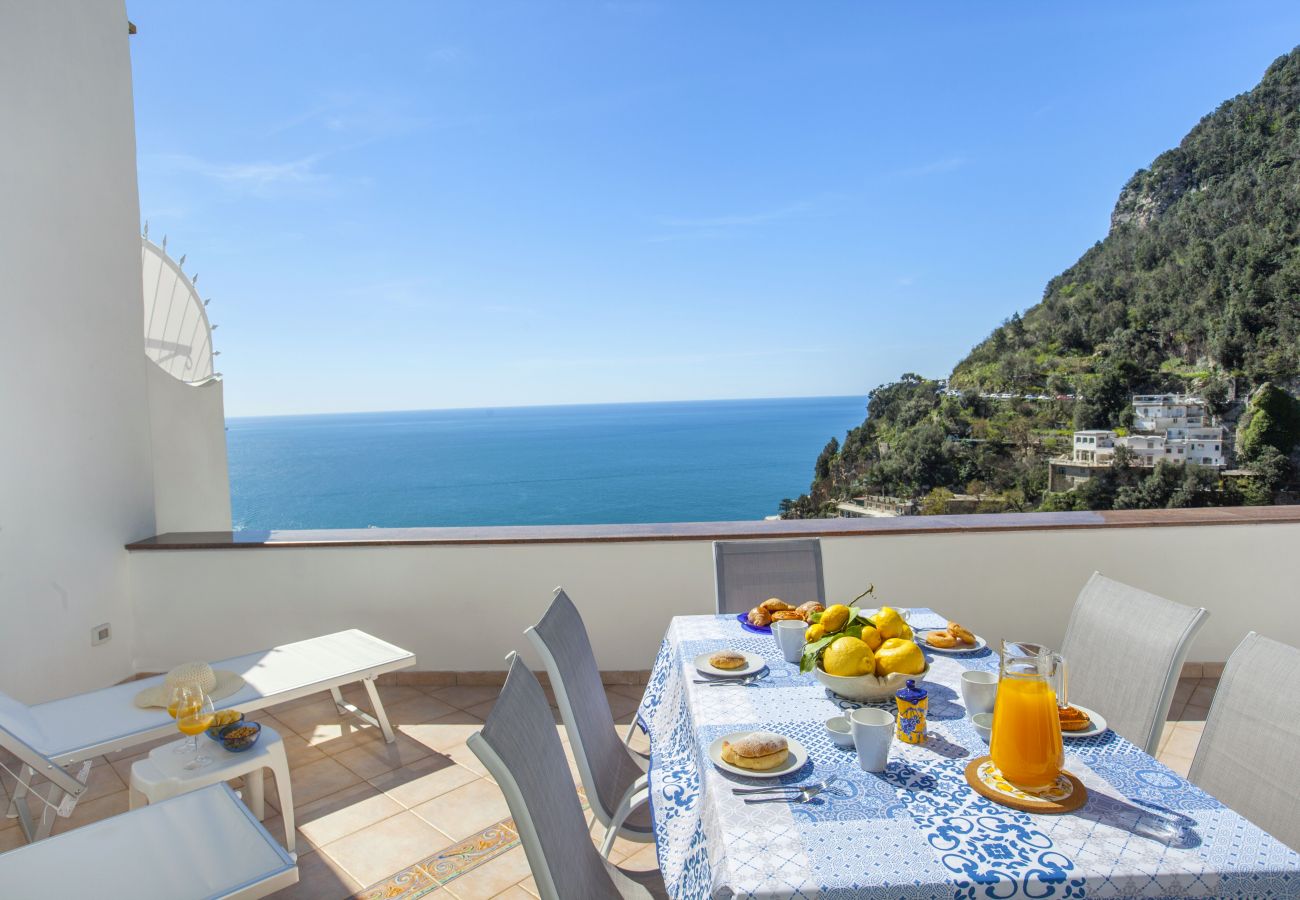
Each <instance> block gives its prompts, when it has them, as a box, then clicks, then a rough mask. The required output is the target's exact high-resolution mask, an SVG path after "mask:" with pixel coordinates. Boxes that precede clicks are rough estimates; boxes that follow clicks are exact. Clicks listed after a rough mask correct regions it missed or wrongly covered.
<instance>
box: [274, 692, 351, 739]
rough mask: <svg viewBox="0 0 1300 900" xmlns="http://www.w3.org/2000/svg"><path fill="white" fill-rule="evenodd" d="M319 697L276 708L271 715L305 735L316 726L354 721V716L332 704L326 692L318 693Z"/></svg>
mask: <svg viewBox="0 0 1300 900" xmlns="http://www.w3.org/2000/svg"><path fill="white" fill-rule="evenodd" d="M318 697H319V699H317V700H315V701H314V702H312V703H306V704H303V705H302V706H295V707H292V708H290V709H277V710H276V712H275V713H273V715H274V716H275V718H276V719H278V720H279V721H281V722H283V723H284V724H285V725H286V726H287V727H288V728H289V729H290V730H292V731H296V732H297V733H299V734H301V735H304V736H306V734H308V733H310V732H311V731H312V730H313V729H314V728H315V727H316V726H318V725H323V724H332V723H334V722H339V721H342V720H345V719H346V720H348V721H356V717H355V716H351V715H346V714H342V713H340V712H339V711H338V709H337V708H336V707H335V706H334V701H333V700H331V699H330V696H329V695H328V694H321V695H318Z"/></svg>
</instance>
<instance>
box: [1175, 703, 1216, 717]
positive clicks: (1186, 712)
mask: <svg viewBox="0 0 1300 900" xmlns="http://www.w3.org/2000/svg"><path fill="white" fill-rule="evenodd" d="M1209 714H1210V709H1209V707H1208V706H1197V705H1195V704H1192V703H1189V704H1187V705H1186V706H1184V707H1183V711H1182V712H1181V713H1179V715H1178V721H1180V722H1204V721H1205V717H1206V716H1208V715H1209Z"/></svg>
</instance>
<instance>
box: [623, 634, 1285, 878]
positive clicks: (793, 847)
mask: <svg viewBox="0 0 1300 900" xmlns="http://www.w3.org/2000/svg"><path fill="white" fill-rule="evenodd" d="M906 618H907V621H908V623H909V625H910V626H911V627H912V628H913V629H914V630H916V631H917V632H920V631H922V630H924V629H927V628H944V627H945V626H946V625H947V623H948V620H947V619H946V618H945V617H943V616H941V615H938V614H936V613H935V612H934V611H933V610H930V609H912V610H910V611H908V612H907V614H906ZM994 643H995V642H994V641H993V640H990V641H989V644H990V645H992V644H994ZM923 646H924V645H923ZM724 648H726V649H733V650H739V651H742V652H745V653H750V654H757V655H759V656H762V657H763V659H764V660H765V661H766V664H767V665H766V668H765V669H764V670H763V672H762V677H759V678H757V679H755V680H753V681H751V682H749V683H747V684H740V683H735V684H725V685H717V684H714V683H713V679H709V678H706V677H703V676H702V674H701V673H700V672H699V671H697V669H696V666H695V662H694V661H695V659H696V658H697V657H698V656H699V655H700V654H704V653H712V652H716V651H718V650H721V649H724ZM926 657H927V659H928V661H929V670H928V671H927V672H926V673H925V674H924V676H923V678H922V679H921V680H920V686H921V687H923V688H925V689H926V691H927V692H928V695H929V700H928V706H929V708H928V730H927V739H926V740H925V742H924V743H921V744H908V743H904V742H902V741H900V740H898V739H895V740H894V741H893V742H892V745H891V747H890V754H889V762H888V765H887V767H886V769H885V771H884V772H881V773H871V772H867V771H865V770H864V769H863V768H862V767H861V766H860V765H859V764H858V757H857V754H856V753H855V751H854V749H853V748H852V747H848V748H841V747H839V746H837V745H836V744H835V743H834V742H833V741H832V740H831V737H830V735H829V734H828V732H827V730H826V720H827V719H828V718H831V717H833V716H835V715H837V714H843V713H846V712H851V711H852V710H854V709H856V708H858V707H859V706H864V705H873V706H880V707H882V708H885V709H890V710H891V711H892V708H893V701H892V700H891V701H886V702H883V703H870V704H861V703H855V702H852V701H849V700H845V699H843V698H841V697H838V696H837V695H835V694H833V693H831V692H830V691H829V690H828V689H827V688H825V687H824V686H823V685H822V684H821V683H819V682H818V681H817V680H816V679H815V678H814V676H813V675H812V674H811V673H805V674H801V673H800V672H799V667H798V666H797V665H793V664H790V663H787V662H786V661H785V660H784V659H783V658H782V655H781V653H780V650H779V648H778V647H777V645H776V642H775V641H774V639H773V638H772V637H771V636H769V635H766V634H757V633H754V632H752V631H750V630H747V629H745V628H744V627H743V626H742V624H741V623H740V622H739V621H737V618H736V616H734V615H727V616H713V615H700V616H678V617H676V618H674V619H673V620H672V621H671V623H670V624H669V627H668V631H667V633H666V635H665V637H664V640H663V643H662V645H661V647H660V650H659V654H658V656H657V658H656V660H655V665H654V668H653V670H652V671H651V675H650V680H649V685H648V688H647V690H646V693H645V697H644V699H643V701H642V704H641V707H640V709H639V710H638V718H639V720H640V722H641V724H642V725H643V726H644V728H645V730H646V732H647V734H648V735H649V739H650V753H651V763H650V769H649V794H650V804H651V811H652V814H653V820H654V827H655V841H656V849H657V852H658V857H659V864H660V868H661V870H662V872H663V876H664V882H665V885H666V886H667V889H668V892H669V894H670V895H671V896H672V897H674V898H680V900H687V898H691V900H693V898H706V897H711V898H733V897H745V898H787V897H801V898H812V897H830V898H847V897H854V898H875V897H880V898H885V897H889V898H913V897H917V898H919V897H925V898H936V897H945V898H971V900H975V898H1009V897H1032V898H1054V897H1079V898H1081V897H1243V898H1244V897H1297V896H1300V854H1297V853H1296V852H1295V851H1294V850H1292V849H1290V848H1289V847H1287V846H1286V845H1284V844H1282V843H1281V842H1280V841H1278V840H1276V839H1275V838H1273V837H1272V836H1270V835H1269V834H1268V833H1266V832H1264V831H1263V830H1262V829H1260V828H1258V827H1256V826H1255V825H1253V824H1251V823H1250V822H1249V821H1247V820H1246V819H1245V818H1243V817H1242V816H1240V815H1239V814H1237V813H1236V812H1233V811H1232V810H1231V809H1229V808H1228V807H1227V806H1225V805H1224V804H1223V803H1221V802H1219V801H1218V800H1216V799H1215V798H1214V797H1212V796H1210V795H1209V794H1207V793H1206V792H1204V791H1202V790H1201V789H1199V788H1198V787H1196V786H1195V785H1194V784H1192V783H1191V782H1189V781H1188V780H1187V779H1186V778H1184V777H1182V776H1181V775H1179V774H1177V773H1175V772H1173V771H1172V770H1170V769H1169V768H1168V767H1166V766H1164V765H1163V764H1161V763H1160V762H1158V761H1157V760H1155V759H1153V758H1152V757H1151V756H1149V755H1147V754H1146V753H1144V752H1143V751H1142V750H1140V749H1138V748H1137V747H1136V746H1135V745H1133V744H1132V743H1130V742H1129V741H1128V740H1125V739H1124V738H1123V737H1120V736H1119V735H1118V734H1115V733H1114V732H1113V731H1105V732H1103V733H1101V734H1098V735H1095V736H1091V737H1080V738H1068V739H1066V741H1065V768H1066V770H1067V771H1068V772H1070V773H1072V774H1073V775H1075V776H1076V777H1077V778H1078V779H1079V780H1080V781H1081V782H1082V784H1083V785H1084V786H1085V787H1086V789H1087V792H1088V800H1087V803H1086V805H1084V806H1083V807H1081V808H1080V809H1078V810H1077V811H1075V812H1069V813H1061V814H1052V815H1047V814H1042V813H1028V812H1021V811H1018V810H1016V809H1012V808H1009V807H1007V806H1003V805H1001V804H999V803H996V802H994V801H993V800H990V799H986V798H985V797H984V796H982V795H981V794H979V793H976V791H975V790H974V789H972V788H971V787H970V785H969V784H968V783H967V781H966V777H965V770H966V767H967V764H968V763H969V762H970V761H971V760H972V759H974V758H975V757H979V756H983V755H986V754H987V753H988V744H987V743H986V742H985V739H984V738H982V737H981V736H980V734H979V733H978V732H977V731H976V730H975V728H974V726H973V725H972V724H971V721H970V718H969V717H968V716H967V711H966V709H965V707H964V705H963V701H962V695H961V688H960V684H961V675H962V672H963V671H965V670H968V669H983V670H987V671H992V672H996V671H997V670H998V655H997V653H996V652H995V651H994V649H993V647H992V646H990V647H985V648H982V649H980V650H978V651H974V652H969V653H960V654H939V653H935V652H931V651H928V650H927V651H926ZM1069 662H1071V663H1073V664H1074V665H1076V666H1080V665H1087V664H1088V662H1087V660H1072V661H1069ZM1117 677H1122V674H1121V673H1117ZM738 681H739V680H738ZM698 682H704V683H698ZM1099 712H1101V713H1102V715H1103V716H1104V715H1105V710H1104V709H1101V710H1099ZM750 731H770V732H775V733H778V734H781V735H783V736H785V737H786V738H793V739H795V740H797V741H798V742H800V743H801V744H802V745H803V747H804V748H805V749H806V750H807V753H808V761H807V762H806V763H805V764H804V765H803V766H802V767H801V768H800V769H799V770H797V771H795V772H792V773H790V774H787V775H783V776H781V777H780V778H779V779H776V780H775V783H778V784H790V785H805V784H820V783H821V782H823V781H826V780H828V779H833V790H830V789H828V790H826V791H823V792H822V793H820V794H818V795H817V796H815V797H812V798H811V799H810V800H808V801H807V802H798V801H792V802H778V803H763V804H747V803H745V802H744V800H745V797H744V796H742V795H737V794H735V793H733V790H734V789H736V788H743V787H756V786H763V785H770V784H772V783H774V781H773V780H763V779H759V778H752V777H746V776H738V775H734V774H730V773H728V772H724V771H723V770H722V769H721V768H719V767H718V766H716V765H714V763H713V762H712V759H711V757H710V755H709V747H710V745H711V744H712V743H713V742H714V741H716V740H717V739H718V738H720V737H723V736H725V735H728V734H731V733H735V732H750ZM769 796H770V795H769Z"/></svg>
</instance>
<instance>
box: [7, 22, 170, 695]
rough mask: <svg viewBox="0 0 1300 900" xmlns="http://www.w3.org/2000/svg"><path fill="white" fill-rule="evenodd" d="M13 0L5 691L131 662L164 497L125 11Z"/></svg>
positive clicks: (63, 689)
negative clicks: (138, 586)
mask: <svg viewBox="0 0 1300 900" xmlns="http://www.w3.org/2000/svg"><path fill="white" fill-rule="evenodd" d="M3 8H4V15H3V17H0V19H2V22H3V27H2V28H0V123H3V124H0V399H2V402H0V622H2V623H3V625H2V626H0V691H4V692H6V693H9V694H12V695H14V696H17V697H19V698H21V699H23V700H28V701H32V700H40V699H46V698H49V697H52V696H57V695H60V694H64V693H68V692H71V691H74V690H79V689H83V688H87V687H92V686H99V685H102V684H104V683H107V682H111V681H114V680H116V679H118V678H121V677H123V676H125V675H127V674H129V672H130V668H131V665H130V661H131V655H132V654H131V648H132V639H133V635H132V628H131V619H130V613H131V603H130V599H129V585H128V574H129V573H128V555H127V553H126V551H124V550H123V549H122V545H123V543H124V542H126V541H129V540H131V539H133V538H138V537H141V536H144V535H148V534H150V533H151V532H152V531H153V530H154V508H153V486H152V476H151V473H150V448H149V410H148V396H147V392H146V385H145V365H146V360H145V357H144V352H143V343H142V337H141V334H142V324H141V312H140V291H141V286H140V249H139V248H140V244H139V217H140V216H139V203H138V200H137V193H136V169H135V163H136V160H135V122H134V114H133V110H132V98H131V69H130V59H129V57H128V45H127V21H126V12H125V9H124V7H123V4H122V3H121V2H115V0H81V2H74V0H46V2H26V3H19V2H11V3H5V4H4V7H3ZM101 622H111V623H112V625H113V628H114V635H113V638H112V640H111V641H110V642H109V643H107V644H103V645H101V646H99V647H94V648H92V647H91V645H90V632H91V628H92V627H93V626H95V625H97V624H99V623H101Z"/></svg>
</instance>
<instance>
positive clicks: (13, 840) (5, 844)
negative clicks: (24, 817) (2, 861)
mask: <svg viewBox="0 0 1300 900" xmlns="http://www.w3.org/2000/svg"><path fill="white" fill-rule="evenodd" d="M14 821H15V822H16V821H17V820H16V819H15V820H14ZM26 843H27V838H26V837H25V836H24V835H23V830H22V829H21V828H5V829H0V853H4V852H5V851H6V850H13V849H15V848H18V847H21V846H23V845H24V844H26Z"/></svg>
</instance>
